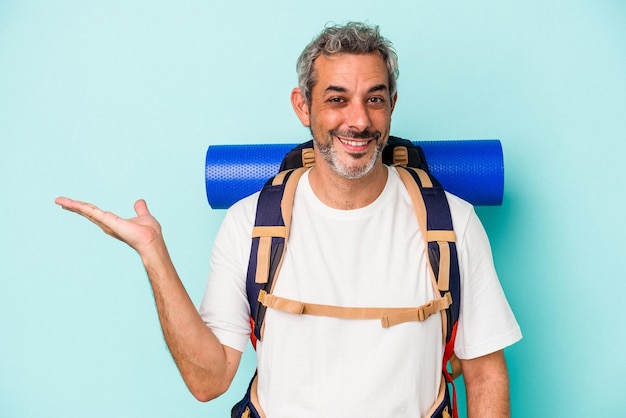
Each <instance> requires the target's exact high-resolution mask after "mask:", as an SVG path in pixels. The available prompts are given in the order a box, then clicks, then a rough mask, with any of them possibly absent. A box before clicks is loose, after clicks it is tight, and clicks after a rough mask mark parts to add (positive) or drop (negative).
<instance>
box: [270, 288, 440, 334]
mask: <svg viewBox="0 0 626 418" xmlns="http://www.w3.org/2000/svg"><path fill="white" fill-rule="evenodd" d="M258 300H259V302H261V304H262V305H264V306H266V307H268V308H272V309H276V310H278V311H282V312H287V313H291V314H295V315H314V316H326V317H331V318H341V319H380V321H381V325H382V327H383V328H388V327H391V326H393V325H398V324H401V323H404V322H409V321H418V322H423V321H425V320H426V319H427V318H428V317H429V316H431V315H432V314H435V313H437V312H439V311H441V310H444V309H447V308H448V307H449V306H450V304H451V303H452V298H451V297H450V294H449V293H446V296H445V297H442V298H439V299H435V300H431V301H430V302H428V303H427V304H425V305H422V306H419V307H417V308H368V307H363V308H361V307H346V306H335V305H322V304H317V303H305V302H300V301H297V300H293V299H288V298H283V297H280V296H276V295H272V294H268V293H267V292H265V291H264V290H261V291H260V292H259V297H258Z"/></svg>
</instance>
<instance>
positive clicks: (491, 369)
mask: <svg viewBox="0 0 626 418" xmlns="http://www.w3.org/2000/svg"><path fill="white" fill-rule="evenodd" d="M461 364H462V366H463V378H464V380H465V389H466V394H467V416H468V418H505V417H510V416H511V410H510V402H509V376H508V373H507V369H506V362H505V360H504V351H503V350H500V351H496V352H495V353H491V354H487V355H485V356H482V357H478V358H475V359H471V360H461Z"/></svg>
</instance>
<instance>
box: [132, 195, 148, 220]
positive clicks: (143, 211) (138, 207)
mask: <svg viewBox="0 0 626 418" xmlns="http://www.w3.org/2000/svg"><path fill="white" fill-rule="evenodd" d="M135 213H136V214H137V216H145V215H150V211H149V210H148V205H147V204H146V201H145V200H143V199H139V200H138V201H136V202H135Z"/></svg>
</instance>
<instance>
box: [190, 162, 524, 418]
mask: <svg viewBox="0 0 626 418" xmlns="http://www.w3.org/2000/svg"><path fill="white" fill-rule="evenodd" d="M448 198H449V204H450V209H451V212H452V218H453V223H454V228H455V232H456V236H457V251H458V254H459V267H460V270H461V295H462V296H461V297H462V301H461V314H460V318H459V324H458V332H457V339H456V344H455V352H456V354H457V356H458V357H459V358H463V359H468V358H475V357H479V356H482V355H485V354H489V353H491V352H494V351H497V350H499V349H502V348H504V347H506V346H508V345H510V344H513V343H514V342H516V341H517V340H519V339H520V338H521V332H520V329H519V326H518V325H517V322H516V321H515V318H514V316H513V313H512V312H511V309H510V308H509V305H508V303H507V301H506V298H505V296H504V294H503V292H502V288H501V286H500V283H499V281H498V278H497V275H496V272H495V269H494V266H493V261H492V256H491V249H490V246H489V242H488V239H487V236H486V234H485V232H484V229H483V227H482V225H481V223H480V221H479V219H478V217H477V216H476V214H475V212H474V210H473V208H472V206H471V205H470V204H468V203H467V202H465V201H463V200H461V199H459V198H457V197H455V196H452V195H448ZM256 201H257V195H253V196H251V197H248V198H246V199H244V200H242V201H240V202H239V203H237V204H235V205H234V206H233V207H231V209H229V211H228V213H227V215H226V217H225V219H224V222H223V224H222V227H221V228H220V231H219V232H218V235H217V237H216V239H215V247H214V250H213V254H212V257H211V275H210V279H209V281H208V285H207V291H206V293H205V296H204V299H203V301H202V304H201V306H200V313H201V315H202V317H203V319H204V321H205V322H206V324H207V326H209V327H210V328H211V329H212V330H213V332H214V333H215V334H216V336H217V337H218V338H219V340H220V341H221V342H222V344H224V345H227V346H229V347H232V348H235V349H237V350H240V351H243V350H244V349H245V347H246V345H247V341H248V339H249V335H250V326H249V316H250V310H249V305H248V301H247V298H246V289H245V287H246V283H245V282H246V271H247V265H248V260H249V255H250V243H251V238H250V232H251V229H252V226H253V224H254V216H255V212H256ZM292 219H293V222H292V226H291V232H290V238H289V243H288V245H287V251H286V254H285V259H284V261H283V265H282V268H281V271H280V275H279V277H278V278H277V282H276V285H275V289H274V294H275V295H277V296H282V297H285V298H290V299H295V300H299V301H302V302H309V303H319V304H326V305H337V306H350V307H360V306H362V307H407V306H409V307H410V306H413V307H417V306H420V305H423V304H425V303H427V302H429V301H430V300H432V299H433V298H434V289H433V286H432V283H431V280H430V278H429V276H428V274H427V260H426V255H425V252H424V244H423V239H422V235H421V233H420V231H419V229H418V226H417V222H416V219H415V215H414V211H413V206H412V204H411V201H410V198H409V196H408V193H407V191H406V189H405V187H404V185H403V183H402V181H401V179H400V177H399V175H398V174H397V171H396V170H395V169H394V168H389V176H388V181H387V184H386V186H385V188H384V190H383V192H382V193H381V195H380V196H379V197H378V198H377V199H376V200H375V201H374V202H373V203H371V204H370V205H368V206H366V207H364V208H360V209H355V210H337V209H332V208H330V207H328V206H326V205H324V204H323V203H322V202H321V201H320V200H319V199H317V197H316V196H315V194H314V193H313V191H312V189H311V186H310V184H309V180H308V173H305V174H304V175H303V176H302V178H301V179H300V183H299V185H298V188H297V191H296V196H295V201H294V208H293V218H292ZM441 332H442V327H441V315H432V316H431V317H430V318H428V319H427V320H426V321H424V322H408V323H403V324H399V325H395V326H392V327H390V328H382V327H381V324H380V321H379V320H346V319H337V318H327V317H318V316H308V315H294V314H290V313H285V312H280V311H276V310H273V309H268V310H267V313H266V317H265V330H264V338H263V341H262V342H259V343H258V345H257V360H258V372H259V381H258V396H259V402H260V404H261V407H262V409H263V410H264V412H265V413H266V414H267V416H268V417H270V418H280V417H294V416H297V417H316V418H318V417H325V418H330V417H342V418H343V417H356V416H358V417H382V416H384V417H391V416H393V417H414V416H416V414H417V413H419V414H420V415H424V414H425V413H426V411H428V409H430V407H431V406H432V405H433V403H434V400H435V398H436V396H437V392H438V389H439V382H440V378H441V362H442V356H443V345H442V335H441Z"/></svg>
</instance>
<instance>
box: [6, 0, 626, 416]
mask: <svg viewBox="0 0 626 418" xmlns="http://www.w3.org/2000/svg"><path fill="white" fill-rule="evenodd" d="M349 19H352V20H367V21H370V22H372V23H376V24H379V25H380V26H381V29H382V31H383V33H384V34H385V35H386V36H387V37H389V38H390V39H391V40H392V41H393V42H394V44H395V46H396V48H397V50H398V54H399V56H400V71H401V75H400V80H399V101H398V105H397V108H396V111H395V113H394V117H393V133H394V134H395V135H398V136H403V137H406V138H411V139H416V140H417V139H420V140H421V139H466V138H500V139H501V140H502V143H503V146H504V153H505V170H506V189H505V198H504V204H503V205H502V206H501V207H489V208H478V213H479V215H480V217H481V219H482V220H483V222H484V224H485V227H486V229H487V231H488V233H489V236H490V238H491V242H492V246H493V252H494V257H495V262H496V265H497V267H498V270H499V273H500V276H501V281H502V285H503V287H504V288H505V291H506V293H507V295H508V298H509V301H510V304H511V305H512V307H513V309H514V311H515V313H516V315H517V318H518V320H519V322H520V325H521V326H522V329H523V331H524V335H525V337H524V339H523V340H522V341H521V342H520V343H519V344H517V345H515V346H514V347H512V348H510V349H508V350H507V357H508V361H509V367H510V374H511V387H512V388H511V396H512V406H513V411H514V414H515V416H518V417H538V416H555V417H590V416H606V415H609V416H626V413H625V412H624V406H626V401H625V399H626V398H625V396H624V395H625V394H624V389H623V381H622V379H623V376H624V372H625V371H626V370H625V367H624V365H623V364H624V362H623V360H622V354H623V346H624V343H625V340H626V338H625V337H624V331H623V323H624V319H625V314H624V309H623V308H622V305H621V304H622V303H624V297H625V296H626V295H625V285H624V273H623V270H624V268H623V264H624V256H625V255H626V254H625V251H624V249H625V245H624V243H623V239H624V236H625V234H626V222H625V220H624V219H625V217H624V213H623V208H624V203H625V202H626V192H625V186H626V182H625V181H624V178H625V175H624V173H623V159H624V158H623V156H624V152H625V151H626V145H625V142H626V122H625V120H626V54H625V51H626V48H625V41H626V5H625V3H624V2H622V1H619V0H613V1H610V0H596V1H594V0H588V1H552V2H545V1H538V0H529V1H525V2H509V1H474V0H472V1H463V2H460V1H424V0H411V1H409V0H407V1H394V0H390V1H387V2H379V1H373V0H361V1H355V0H347V1H343V2H338V1H329V0H318V1H315V2H295V1H286V0H280V1H279V0H274V1H243V0H233V1H228V2H208V1H199V0H198V1H180V2H171V1H147V0H142V1H130V2H129V1H119V0H110V1H69V0H59V1H54V2H48V1H43V0H40V1H37V0H22V1H11V0H2V1H0V141H1V142H0V143H1V147H0V170H1V171H0V187H1V196H2V209H1V212H0V213H1V216H0V246H1V250H2V251H1V252H0V416H2V417H64V418H68V417H207V416H211V417H222V416H227V411H228V410H229V408H230V406H231V404H232V403H233V402H234V401H235V400H237V399H238V398H239V397H240V396H241V394H242V392H243V390H244V387H245V385H246V384H247V382H248V379H249V377H250V375H251V373H252V370H253V369H254V360H253V355H252V353H251V352H250V351H249V352H247V353H246V355H245V357H244V360H243V363H242V367H241V368H240V373H239V374H238V375H237V377H236V379H235V382H234V384H233V386H232V387H231V390H230V391H229V392H228V393H227V394H226V395H224V396H223V397H222V398H220V399H218V400H216V401H214V402H211V403H209V404H202V403H199V402H197V401H195V400H194V399H193V398H192V396H191V395H190V394H189V393H188V392H187V390H186V388H185V386H184V384H183V382H182V380H181V378H180V377H179V375H178V372H177V370H176V368H175V366H174V363H173V362H172V361H171V359H170V355H169V353H168V352H167V349H166V346H165V344H164V342H163V339H162V336H161V333H160V328H159V325H158V321H157V317H156V313H155V309H154V302H153V300H152V295H151V290H150V287H149V284H148V281H147V279H146V277H145V274H144V272H143V268H142V266H141V263H140V260H139V257H138V256H137V255H136V254H135V253H134V252H133V251H132V250H130V249H129V248H128V247H127V246H126V245H125V244H122V243H120V242H117V241H115V240H113V239H111V238H109V237H107V236H105V235H104V234H102V233H101V232H100V231H98V230H97V229H96V228H95V227H94V226H93V225H91V224H90V223H89V222H87V221H84V220H82V219H79V218H78V217H76V216H75V215H72V214H69V213H66V212H64V211H62V210H60V209H59V208H58V207H57V206H56V205H54V204H53V200H54V198H55V197H56V196H58V195H67V196H70V197H73V198H78V199H81V200H87V201H93V202H95V203H97V204H98V205H100V206H101V207H103V208H105V209H108V210H112V211H115V212H117V213H119V214H120V215H123V216H131V215H132V214H133V212H132V203H133V202H134V200H135V199H137V198H145V199H146V200H147V201H148V204H149V206H150V208H151V210H152V211H153V213H154V214H155V216H157V218H158V219H159V220H160V222H161V224H162V225H163V228H164V232H165V235H166V240H167V242H168V244H169V248H170V250H171V254H172V257H173V259H174V261H175V264H176V265H177V266H178V269H179V272H180V275H181V276H182V278H183V281H184V283H185V285H186V287H187V289H188V291H189V293H190V294H191V296H192V298H193V300H194V301H195V302H196V303H197V302H199V301H200V298H201V295H202V293H203V290H204V285H205V281H206V278H207V273H208V265H207V263H208V256H209V253H210V250H211V246H212V240H213V237H214V235H215V232H216V229H217V228H218V226H219V224H220V221H221V219H222V218H223V215H224V212H223V211H214V210H210V209H209V207H208V204H207V201H206V196H205V192H204V177H203V169H204V156H205V151H206V147H207V146H208V145H210V144H226V143H242V144H243V143H271V142H299V141H303V140H306V139H308V131H307V130H306V129H305V128H303V127H301V126H300V124H299V122H298V120H297V118H296V117H295V115H294V114H293V111H292V109H291V106H290V103H289V93H290V90H291V88H292V87H293V86H294V85H295V84H296V75H295V59H296V57H297V56H298V54H299V53H300V51H301V49H302V47H303V46H304V45H305V44H306V43H307V42H308V41H309V40H310V39H311V38H312V37H313V35H315V34H316V33H317V32H319V30H320V29H321V28H322V26H323V25H324V24H325V23H326V22H327V21H336V22H345V21H346V20H349Z"/></svg>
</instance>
